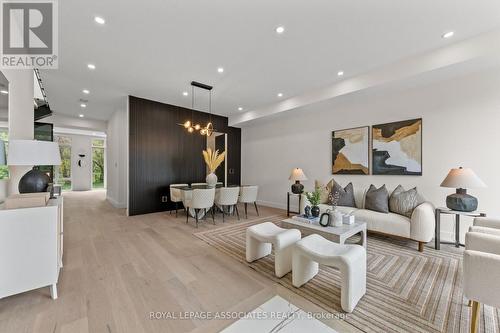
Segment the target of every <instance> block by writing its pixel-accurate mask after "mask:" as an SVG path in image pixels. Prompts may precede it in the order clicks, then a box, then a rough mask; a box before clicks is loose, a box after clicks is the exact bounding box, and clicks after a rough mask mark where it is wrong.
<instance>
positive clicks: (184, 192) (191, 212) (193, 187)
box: [175, 183, 239, 219]
mask: <svg viewBox="0 0 500 333" xmlns="http://www.w3.org/2000/svg"><path fill="white" fill-rule="evenodd" d="M221 187H224V185H223V184H220V183H218V184H216V185H215V195H217V190H218V189H220V188H221ZM226 187H239V186H238V185H228V186H226ZM175 188H178V189H179V190H181V193H182V197H183V198H186V197H187V196H190V195H192V194H191V192H192V191H193V190H196V189H201V190H206V189H210V188H214V187H211V186H208V185H191V186H178V187H177V186H176V187H175ZM183 201H184V199H183ZM217 207H218V208H219V209H222V207H220V206H217ZM232 210H233V208H232V207H230V208H229V212H228V214H232ZM189 215H191V216H192V217H195V216H196V212H195V210H194V208H189ZM204 216H205V211H203V210H200V211H198V219H201V218H203V217H204Z"/></svg>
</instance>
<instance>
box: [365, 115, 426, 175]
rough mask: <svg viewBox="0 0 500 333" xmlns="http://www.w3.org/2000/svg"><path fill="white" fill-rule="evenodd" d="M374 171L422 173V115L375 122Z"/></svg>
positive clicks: (377, 172) (373, 129)
mask: <svg viewBox="0 0 500 333" xmlns="http://www.w3.org/2000/svg"><path fill="white" fill-rule="evenodd" d="M372 149H373V156H372V170H373V174H374V175H413V176H421V175H422V119H421V118H420V119H412V120H405V121H398V122H394V123H387V124H380V125H373V126H372Z"/></svg>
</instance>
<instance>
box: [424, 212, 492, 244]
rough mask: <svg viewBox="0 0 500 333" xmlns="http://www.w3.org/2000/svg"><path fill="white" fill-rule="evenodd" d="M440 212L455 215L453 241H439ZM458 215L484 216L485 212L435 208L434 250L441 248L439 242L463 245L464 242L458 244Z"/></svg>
mask: <svg viewBox="0 0 500 333" xmlns="http://www.w3.org/2000/svg"><path fill="white" fill-rule="evenodd" d="M441 214H446V215H455V242H441ZM460 216H469V217H485V216H486V214H485V213H479V212H461V211H457V210H451V209H449V208H443V207H438V208H436V231H435V235H434V241H435V243H436V244H435V248H436V250H439V249H440V248H441V246H440V245H441V244H455V247H460V246H465V245H464V244H460Z"/></svg>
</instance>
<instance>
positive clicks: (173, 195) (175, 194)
mask: <svg viewBox="0 0 500 333" xmlns="http://www.w3.org/2000/svg"><path fill="white" fill-rule="evenodd" d="M184 186H188V184H170V201H172V202H174V203H175V217H177V210H178V208H179V207H178V206H179V202H182V191H181V190H180V189H179V187H184ZM170 214H172V211H170Z"/></svg>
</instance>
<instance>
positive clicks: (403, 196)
mask: <svg viewBox="0 0 500 333" xmlns="http://www.w3.org/2000/svg"><path fill="white" fill-rule="evenodd" d="M417 206H418V193H417V188H416V187H414V188H412V189H409V190H408V191H405V189H404V188H403V186H401V185H399V186H398V187H396V189H395V190H394V191H393V192H392V194H391V197H390V198H389V210H390V211H391V212H392V213H396V214H400V215H404V216H406V217H411V214H412V213H413V210H414V209H415V207H417Z"/></svg>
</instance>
